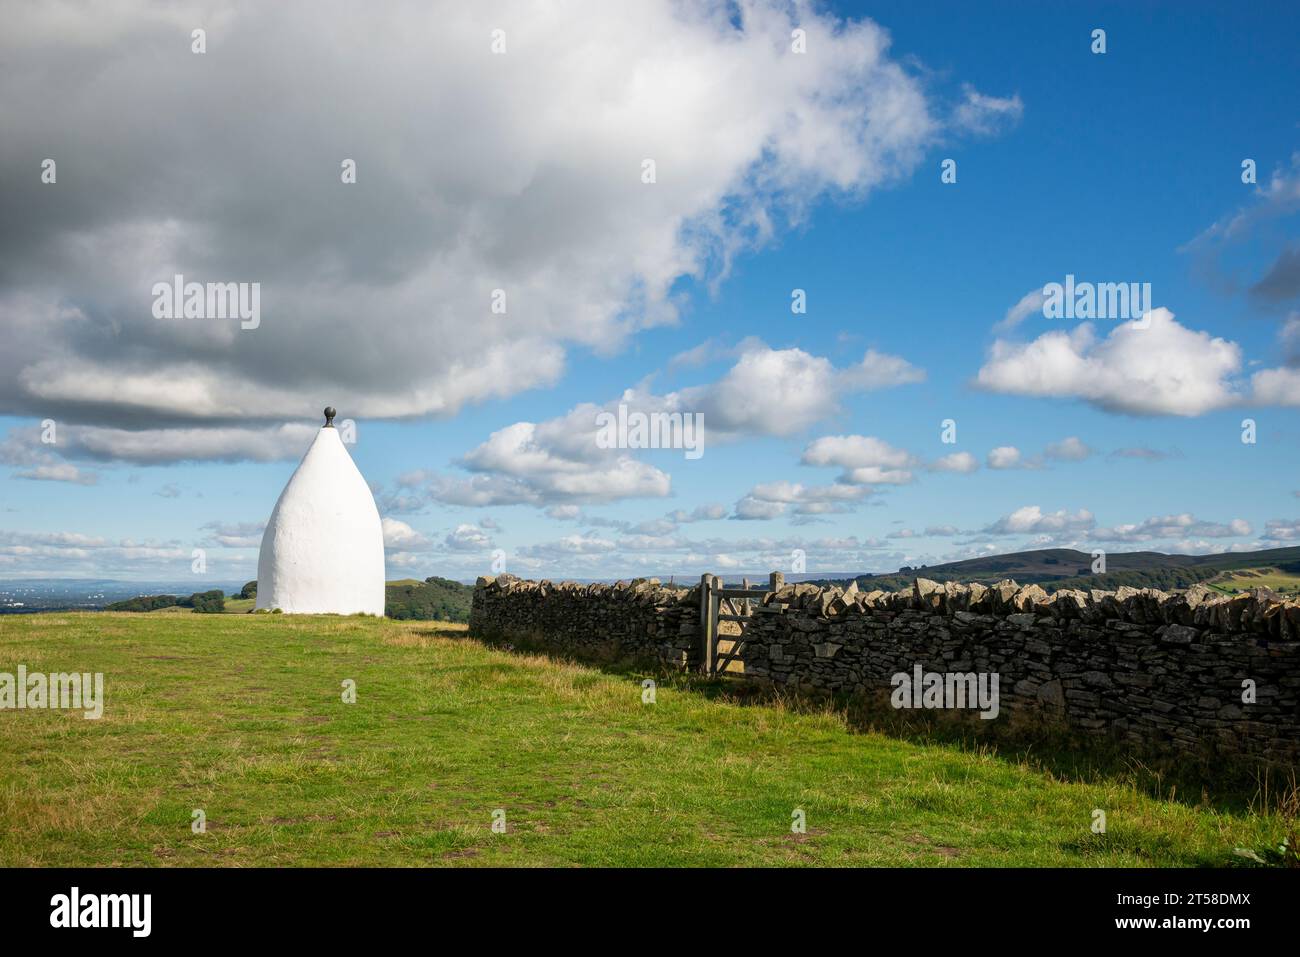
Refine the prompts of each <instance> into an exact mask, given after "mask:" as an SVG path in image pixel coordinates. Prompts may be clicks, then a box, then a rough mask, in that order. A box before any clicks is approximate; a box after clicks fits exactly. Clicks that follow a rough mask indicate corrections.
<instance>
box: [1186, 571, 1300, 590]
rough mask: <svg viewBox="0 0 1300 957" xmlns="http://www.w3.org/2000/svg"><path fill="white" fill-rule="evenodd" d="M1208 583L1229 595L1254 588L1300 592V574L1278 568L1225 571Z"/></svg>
mask: <svg viewBox="0 0 1300 957" xmlns="http://www.w3.org/2000/svg"><path fill="white" fill-rule="evenodd" d="M1206 584H1208V585H1209V586H1210V587H1211V588H1213V589H1215V590H1217V591H1221V592H1224V593H1225V594H1229V595H1231V594H1235V593H1236V592H1238V591H1249V590H1250V589H1252V588H1271V589H1273V591H1275V592H1277V593H1278V594H1279V595H1294V594H1297V593H1300V575H1295V574H1292V573H1291V572H1284V571H1281V570H1280V569H1277V568H1259V569H1241V570H1238V571H1236V572H1224V573H1223V574H1222V575H1220V576H1219V577H1217V578H1215V579H1213V580H1211V581H1209V582H1207V583H1206Z"/></svg>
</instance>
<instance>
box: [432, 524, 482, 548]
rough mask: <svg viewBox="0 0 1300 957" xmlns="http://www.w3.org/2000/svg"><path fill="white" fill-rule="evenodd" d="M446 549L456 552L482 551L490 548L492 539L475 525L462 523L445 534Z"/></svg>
mask: <svg viewBox="0 0 1300 957" xmlns="http://www.w3.org/2000/svg"><path fill="white" fill-rule="evenodd" d="M444 541H445V542H446V545H447V547H448V548H450V549H453V550H455V551H458V552H475V551H484V550H485V549H489V548H491V547H492V545H493V543H492V537H491V536H490V535H488V534H487V532H486V531H484V530H483V529H482V528H479V526H477V525H471V524H468V523H462V524H460V525H457V526H456V527H455V528H454V529H452V530H451V532H449V533H448V534H447V537H446V539H445V540H444Z"/></svg>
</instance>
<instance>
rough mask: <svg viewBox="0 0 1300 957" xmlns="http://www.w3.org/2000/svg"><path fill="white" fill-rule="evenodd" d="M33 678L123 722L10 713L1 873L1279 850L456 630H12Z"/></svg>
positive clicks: (3, 764) (356, 626)
mask: <svg viewBox="0 0 1300 957" xmlns="http://www.w3.org/2000/svg"><path fill="white" fill-rule="evenodd" d="M20 663H21V664H25V665H26V666H27V668H28V670H29V672H30V671H46V672H49V671H72V670H76V671H91V672H95V671H102V672H104V674H105V691H106V706H105V712H104V717H103V718H102V719H101V720H99V721H88V720H85V719H84V718H82V717H81V715H80V713H70V712H61V711H0V756H3V760H0V865H4V866H13V865H19V866H28V865H41V866H49V865H232V866H233V865H258V866H271V865H344V864H355V865H417V866H424V865H436V864H450V865H561V866H565V865H718V866H728V865H790V864H831V865H948V866H951V865H971V866H980V865H1085V866H1092V865H1120V866H1127V865H1221V864H1230V863H1241V858H1239V857H1235V856H1234V854H1233V848H1234V847H1238V846H1246V847H1261V846H1265V845H1269V844H1275V843H1276V839H1277V837H1278V836H1279V835H1280V833H1281V829H1282V821H1281V819H1280V818H1279V817H1277V816H1275V815H1272V814H1261V813H1256V812H1254V811H1252V810H1250V809H1249V807H1247V806H1246V804H1245V802H1244V801H1236V800H1235V799H1233V800H1222V801H1220V800H1217V798H1216V796H1214V795H1211V794H1207V795H1205V796H1204V799H1202V798H1201V797H1200V796H1198V798H1197V801H1196V802H1195V803H1185V802H1184V801H1182V800H1170V799H1169V797H1168V796H1167V795H1166V796H1165V797H1164V798H1163V799H1162V798H1161V797H1157V796H1154V795H1153V794H1152V793H1151V790H1150V787H1149V783H1148V782H1146V781H1145V780H1144V779H1143V778H1142V777H1141V775H1140V774H1139V773H1138V772H1129V773H1113V774H1112V773H1107V774H1100V773H1098V774H1080V775H1069V774H1061V773H1059V772H1058V773H1052V771H1050V770H1048V769H1047V768H1046V767H1045V766H1044V765H1042V764H1040V763H1038V762H1035V761H1030V760H1026V759H1024V758H1021V757H1016V756H1014V755H1011V756H999V754H997V753H996V752H993V751H991V750H989V749H987V748H983V749H971V748H966V747H962V746H960V745H958V744H955V743H942V742H938V741H930V742H926V741H920V740H914V739H909V738H908V737H890V736H885V735H883V734H878V733H863V732H860V731H858V730H855V728H854V727H853V722H852V721H851V720H850V718H849V717H848V716H847V715H846V714H845V713H844V712H843V711H842V710H837V709H835V708H830V707H824V706H804V705H801V704H798V703H797V702H789V701H783V700H782V699H779V698H777V699H772V698H771V697H770V696H769V697H768V698H764V699H762V700H761V701H760V703H754V702H753V701H751V700H746V699H748V698H753V697H754V696H753V695H752V694H749V693H746V694H743V695H736V694H733V693H732V692H731V691H729V690H728V688H730V687H732V686H730V685H726V684H722V685H719V684H716V683H703V682H699V681H697V680H692V679H688V678H672V677H670V676H661V678H662V681H661V684H660V686H659V688H658V692H657V703H655V704H643V703H642V700H641V696H642V691H641V684H640V679H641V677H642V675H641V674H639V673H636V672H634V671H631V670H627V671H622V672H619V671H602V670H597V669H594V668H590V667H585V666H580V665H577V664H572V663H566V662H562V661H558V660H553V659H550V658H546V657H541V656H535V655H529V654H521V653H515V652H511V651H508V650H505V649H500V648H493V647H489V646H486V645H484V644H481V643H479V642H476V641H472V640H469V639H467V638H465V637H464V633H463V630H462V626H455V625H437V624H433V623H430V622H397V621H392V620H388V619H373V618H339V617H298V616H278V615H277V616H270V615H241V616H231V615H189V614H187V615H161V616H160V615H133V614H108V613H98V614H62V613H61V614H50V615H11V616H4V617H3V618H0V671H8V672H13V671H15V670H16V668H17V666H18V664H20ZM345 679H352V680H354V681H355V682H356V688H357V701H356V703H355V704H345V703H344V702H343V701H342V700H341V690H342V689H341V683H342V682H343V681H344V680H345ZM1162 789H1163V788H1162ZM196 808H201V809H203V810H204V812H205V813H206V815H207V832H206V833H204V834H194V833H192V832H191V826H190V825H191V812H192V811H193V810H194V809H196ZM497 808H500V809H503V810H504V811H505V820H506V825H507V829H506V832H505V833H500V834H498V833H493V831H492V828H491V823H492V815H493V811H494V809H497ZM796 808H800V809H802V810H803V811H804V812H805V813H806V819H807V832H806V833H805V834H792V833H791V829H790V822H791V814H792V812H793V811H794V809H796ZM1094 808H1102V809H1104V810H1105V811H1106V814H1107V818H1108V830H1107V832H1106V833H1105V834H1093V833H1092V832H1091V830H1090V824H1091V822H1092V812H1093V809H1094Z"/></svg>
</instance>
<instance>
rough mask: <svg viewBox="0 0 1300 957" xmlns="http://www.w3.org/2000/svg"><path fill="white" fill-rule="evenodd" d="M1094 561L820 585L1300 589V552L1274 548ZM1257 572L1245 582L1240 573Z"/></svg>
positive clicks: (974, 567)
mask: <svg viewBox="0 0 1300 957" xmlns="http://www.w3.org/2000/svg"><path fill="white" fill-rule="evenodd" d="M1092 561H1093V559H1092V556H1091V555H1090V554H1089V553H1087V552H1080V551H1076V550H1075V549H1072V548H1043V549H1037V550H1034V551H1028V552H1010V553H1008V554H1006V555H989V556H986V557H983V558H969V559H966V560H965V561H960V562H948V563H946V564H943V565H929V566H926V565H920V566H917V567H915V568H912V567H903V568H900V569H899V570H898V572H897V573H895V574H884V575H856V576H853V577H851V578H840V577H827V578H819V579H815V580H814V581H815V582H816V583H817V584H836V585H842V586H843V585H847V584H848V583H849V582H850V581H857V583H858V587H859V588H866V589H872V588H879V589H883V590H885V591H897V590H900V589H904V588H910V587H911V584H912V580H913V579H914V578H929V579H931V580H933V581H938V582H947V581H951V582H980V583H982V584H990V583H992V582H996V581H1000V580H1001V579H1004V578H1011V579H1014V580H1015V581H1017V582H1019V583H1020V584H1022V585H1028V584H1037V585H1041V586H1042V587H1043V588H1044V589H1045V590H1046V591H1049V592H1050V591H1055V590H1057V589H1059V588H1103V589H1114V588H1118V587H1120V586H1121V585H1128V586H1129V587H1132V588H1160V589H1164V590H1166V591H1168V590H1171V589H1176V588H1190V587H1191V586H1192V585H1195V584H1196V583H1197V582H1205V583H1207V584H1210V585H1215V584H1216V582H1217V583H1222V584H1223V585H1224V588H1223V590H1232V588H1231V587H1228V586H1229V585H1230V584H1231V585H1233V586H1234V587H1235V585H1236V583H1237V582H1240V581H1246V580H1247V579H1248V578H1250V577H1261V576H1260V575H1259V572H1260V571H1262V570H1264V569H1269V570H1272V572H1275V573H1276V574H1272V573H1270V575H1269V576H1267V577H1268V583H1269V584H1270V585H1272V586H1273V587H1275V588H1276V587H1278V586H1281V588H1280V590H1287V591H1294V590H1296V587H1297V586H1300V547H1294V548H1270V549H1265V550H1263V551H1258V552H1230V553H1222V554H1217V555H1166V554H1164V553H1163V552H1107V553H1106V572H1105V573H1104V574H1096V575H1094V574H1093V573H1092ZM1243 571H1245V572H1255V573H1256V574H1255V575H1247V576H1245V577H1243V576H1241V575H1238V574H1236V573H1239V572H1243ZM1261 583H1263V580H1262V579H1261Z"/></svg>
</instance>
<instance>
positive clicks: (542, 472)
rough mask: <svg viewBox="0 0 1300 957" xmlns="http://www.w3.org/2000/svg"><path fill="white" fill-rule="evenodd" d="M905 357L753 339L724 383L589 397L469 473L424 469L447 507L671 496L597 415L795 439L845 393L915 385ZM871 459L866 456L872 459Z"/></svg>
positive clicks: (493, 446)
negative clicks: (820, 350)
mask: <svg viewBox="0 0 1300 957" xmlns="http://www.w3.org/2000/svg"><path fill="white" fill-rule="evenodd" d="M916 375H920V373H919V371H918V370H915V369H914V368H913V367H912V366H910V365H909V364H908V363H907V362H906V361H904V360H902V359H897V358H896V357H893V356H885V355H882V354H880V353H874V352H868V353H867V354H866V357H865V358H864V360H863V362H862V363H861V364H859V365H855V366H850V367H848V368H845V369H838V368H836V367H835V366H834V365H833V364H832V363H831V362H830V360H829V359H826V358H823V357H820V356H813V355H809V354H808V353H806V352H804V351H802V350H800V349H772V348H769V347H768V346H767V345H765V344H764V343H762V342H760V341H758V340H753V339H751V340H747V341H746V343H745V344H744V347H743V351H742V352H741V354H740V356H739V358H738V359H737V361H736V363H735V364H734V365H733V366H732V367H731V368H730V369H729V370H728V371H727V372H726V373H724V374H723V376H722V377H721V378H720V379H718V380H717V381H716V382H712V383H707V384H704V385H698V386H691V387H689V388H685V389H680V390H678V391H676V392H670V393H667V394H665V395H656V394H654V393H652V392H649V391H647V390H644V389H628V390H626V391H624V393H623V394H622V395H621V396H619V398H618V399H616V400H612V401H610V402H607V403H605V404H604V405H599V406H598V405H595V404H593V403H583V404H581V405H578V406H576V407H574V408H573V409H571V410H570V411H569V412H567V413H565V414H564V415H562V416H559V417H557V418H554V419H548V420H546V421H544V422H540V423H538V422H516V423H514V424H513V425H509V426H506V427H505V428H503V429H499V430H497V431H496V432H493V433H492V434H491V436H489V437H488V439H487V441H485V442H483V443H482V444H481V445H479V446H477V447H476V448H474V449H472V450H470V451H469V452H468V453H467V454H466V455H464V456H463V457H462V458H461V460H460V463H459V464H461V465H462V466H463V467H464V468H466V469H467V470H469V471H471V472H475V473H478V474H475V475H473V476H471V477H469V478H456V477H453V476H446V475H429V474H428V473H421V474H420V475H419V480H420V481H423V482H425V483H426V490H427V494H428V495H429V496H431V497H432V498H433V499H435V500H437V501H440V502H443V503H445V504H453V505H473V506H479V507H486V506H493V505H518V504H528V505H539V506H549V505H554V504H571V505H575V506H576V505H577V504H579V503H598V502H614V501H619V500H622V499H628V498H662V497H665V496H667V495H668V494H669V493H670V492H671V478H670V476H669V474H668V473H667V472H664V471H663V470H662V469H660V468H658V467H656V466H652V465H650V464H648V463H646V462H643V461H641V460H640V459H638V458H636V457H634V453H633V452H632V451H628V450H620V449H602V448H601V447H600V446H599V444H598V442H597V433H598V428H597V417H598V416H599V414H600V413H602V412H617V410H618V407H619V406H620V405H626V406H627V409H628V412H629V414H632V413H668V414H670V415H672V414H681V415H683V416H685V415H694V414H696V413H698V414H700V415H702V416H703V423H704V428H703V440H704V441H703V445H702V448H703V450H704V452H706V453H707V448H708V446H709V445H710V444H713V443H719V442H734V441H738V440H740V439H743V438H747V437H752V436H767V435H776V436H782V435H789V434H792V433H795V432H798V431H802V430H804V429H806V428H808V427H809V426H811V425H813V424H815V423H816V422H818V421H821V420H822V419H825V418H827V417H829V416H832V415H834V414H836V413H837V412H839V411H840V397H841V396H842V395H843V394H844V393H846V392H852V391H860V390H862V389H867V388H877V387H883V386H884V385H886V384H891V385H892V384H897V383H899V382H902V381H914V377H915V376H916ZM865 463H866V460H864V465H865ZM910 478H911V476H910V475H909V474H907V473H899V472H894V471H873V470H871V469H870V468H869V467H868V468H867V470H865V471H862V472H861V473H859V474H858V475H856V476H855V477H853V478H851V479H850V480H852V481H855V482H900V481H908V480H910Z"/></svg>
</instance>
